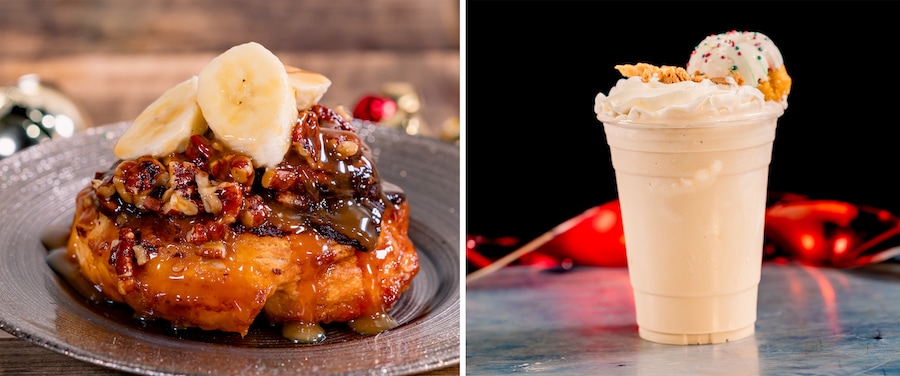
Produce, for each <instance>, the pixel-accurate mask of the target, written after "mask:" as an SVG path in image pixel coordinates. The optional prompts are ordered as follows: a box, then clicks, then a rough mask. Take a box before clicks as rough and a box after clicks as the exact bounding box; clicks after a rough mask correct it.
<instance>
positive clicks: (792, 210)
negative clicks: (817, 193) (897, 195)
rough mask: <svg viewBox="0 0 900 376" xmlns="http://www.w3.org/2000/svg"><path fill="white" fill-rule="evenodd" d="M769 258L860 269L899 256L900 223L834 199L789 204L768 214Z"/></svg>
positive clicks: (885, 213)
mask: <svg viewBox="0 0 900 376" xmlns="http://www.w3.org/2000/svg"><path fill="white" fill-rule="evenodd" d="M765 234H766V241H767V244H766V255H765V256H766V257H767V258H771V259H776V260H777V259H782V258H783V259H788V260H796V261H798V262H800V263H803V264H807V265H814V266H831V267H842V268H846V267H856V266H862V265H866V264H871V263H876V262H881V261H884V260H886V259H888V258H891V257H894V256H896V255H897V254H898V253H900V248H898V245H900V218H898V217H896V216H894V215H893V214H891V213H889V212H888V211H886V210H881V209H877V208H872V207H867V206H860V205H855V204H851V203H848V202H842V201H834V200H804V199H797V198H795V199H788V200H783V201H781V202H777V203H775V204H774V205H772V206H770V207H769V208H768V209H767V210H766V226H765Z"/></svg>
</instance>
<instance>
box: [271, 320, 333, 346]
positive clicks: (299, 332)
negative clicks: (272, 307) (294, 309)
mask: <svg viewBox="0 0 900 376" xmlns="http://www.w3.org/2000/svg"><path fill="white" fill-rule="evenodd" d="M281 335H282V336H284V338H287V339H289V340H291V341H293V342H295V343H305V344H313V343H319V342H322V341H324V340H325V329H323V328H322V326H321V325H319V324H316V323H304V322H289V323H285V324H283V325H282V326H281Z"/></svg>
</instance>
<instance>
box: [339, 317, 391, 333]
mask: <svg viewBox="0 0 900 376" xmlns="http://www.w3.org/2000/svg"><path fill="white" fill-rule="evenodd" d="M347 325H349V326H350V328H351V329H353V331H355V332H357V333H359V334H363V335H372V334H378V333H381V332H383V331H385V330H390V329H394V328H396V327H397V325H398V324H397V320H394V318H393V317H391V315H388V314H387V313H384V312H379V313H376V314H374V315H371V316H363V317H359V318H356V319H353V320H350V321H349V322H347Z"/></svg>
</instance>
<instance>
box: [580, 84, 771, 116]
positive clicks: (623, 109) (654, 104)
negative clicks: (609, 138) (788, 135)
mask: <svg viewBox="0 0 900 376" xmlns="http://www.w3.org/2000/svg"><path fill="white" fill-rule="evenodd" d="M726 80H727V81H728V82H729V83H728V84H715V83H713V82H712V81H710V80H708V79H706V80H703V81H701V82H693V81H683V82H678V83H671V84H666V83H661V82H659V80H658V79H657V78H656V77H655V76H654V77H653V78H652V79H651V80H650V81H649V82H643V81H642V80H641V78H640V77H630V78H627V79H625V78H623V79H620V80H619V81H618V82H617V83H616V86H613V88H612V89H610V90H609V95H605V94H603V93H599V94H597V97H596V98H595V99H594V112H595V113H596V114H597V119H599V120H600V121H602V122H632V123H641V124H661V125H671V126H692V125H702V124H706V123H710V122H718V121H729V120H743V119H749V118H753V117H757V116H761V115H770V116H780V115H781V114H782V113H783V111H784V109H783V108H782V106H781V105H780V104H778V103H776V102H773V101H766V99H765V96H764V95H763V93H762V92H761V91H759V89H757V88H755V87H751V86H739V85H737V84H736V83H735V82H734V80H733V79H731V78H730V77H729V78H727V79H726Z"/></svg>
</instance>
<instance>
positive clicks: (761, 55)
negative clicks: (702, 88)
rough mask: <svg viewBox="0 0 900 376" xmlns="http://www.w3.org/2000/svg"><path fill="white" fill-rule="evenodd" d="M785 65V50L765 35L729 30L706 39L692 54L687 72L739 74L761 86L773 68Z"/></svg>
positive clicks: (716, 75)
mask: <svg viewBox="0 0 900 376" xmlns="http://www.w3.org/2000/svg"><path fill="white" fill-rule="evenodd" d="M783 64H784V58H783V57H782V56H781V51H779V50H778V47H776V46H775V43H773V42H772V40H771V39H769V37H767V36H765V34H762V33H759V32H753V31H742V32H739V31H729V32H727V33H722V34H716V35H710V36H708V37H706V39H704V40H703V41H702V42H700V44H698V45H697V47H696V48H694V51H693V52H691V58H690V61H688V64H687V71H688V73H689V74H691V75H694V74H696V73H697V72H700V74H705V75H707V76H708V77H724V76H730V75H733V74H734V72H737V73H739V74H740V75H741V77H743V78H744V81H746V82H745V83H746V84H748V85H752V86H754V87H756V86H759V82H760V80H762V81H766V80H767V79H768V75H769V69H773V70H777V69H778V68H781V66H782V65H783Z"/></svg>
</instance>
